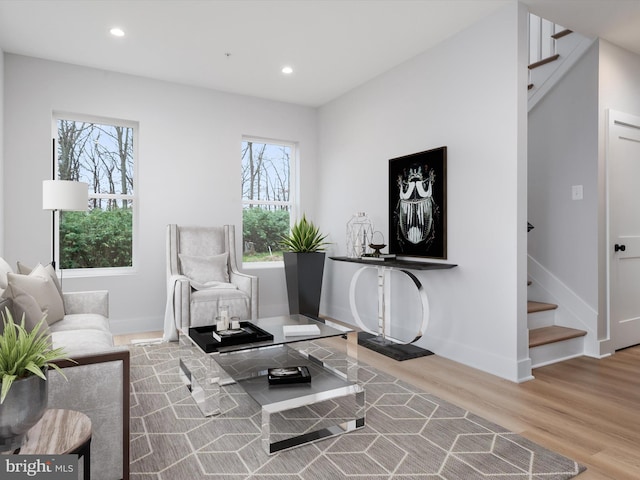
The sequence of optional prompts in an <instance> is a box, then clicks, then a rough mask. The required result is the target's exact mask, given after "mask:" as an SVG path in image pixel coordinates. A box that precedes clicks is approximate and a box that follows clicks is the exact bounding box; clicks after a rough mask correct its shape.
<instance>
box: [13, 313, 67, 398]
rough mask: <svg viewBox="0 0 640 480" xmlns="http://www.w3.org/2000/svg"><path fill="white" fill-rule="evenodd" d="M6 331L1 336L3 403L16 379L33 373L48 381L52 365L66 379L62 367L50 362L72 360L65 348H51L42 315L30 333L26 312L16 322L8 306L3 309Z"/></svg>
mask: <svg viewBox="0 0 640 480" xmlns="http://www.w3.org/2000/svg"><path fill="white" fill-rule="evenodd" d="M2 321H3V323H4V332H3V334H2V335H0V383H2V389H1V390H0V404H2V403H3V402H4V399H5V398H6V396H7V394H8V393H9V389H10V388H11V385H13V382H14V381H16V380H19V379H21V378H25V377H28V376H31V375H37V376H38V377H40V378H42V379H43V380H46V379H47V377H46V376H45V374H44V371H45V369H46V368H48V367H51V368H54V369H55V370H57V371H58V372H60V374H61V375H62V376H63V377H65V378H66V376H65V375H64V373H63V372H62V371H61V370H60V368H59V367H58V366H57V365H56V364H54V363H51V362H52V361H53V360H61V359H62V360H69V359H68V358H63V357H64V355H65V352H64V349H63V348H55V349H52V348H51V343H50V340H49V335H48V334H47V333H46V332H44V331H41V328H42V325H43V324H44V322H45V319H44V318H43V319H42V320H40V322H38V324H37V325H36V326H35V327H34V328H33V330H31V331H30V332H28V331H27V330H26V329H25V327H24V314H23V315H22V320H21V322H20V325H18V324H16V323H14V321H13V316H12V315H11V312H10V311H9V309H8V308H5V311H4V312H2Z"/></svg>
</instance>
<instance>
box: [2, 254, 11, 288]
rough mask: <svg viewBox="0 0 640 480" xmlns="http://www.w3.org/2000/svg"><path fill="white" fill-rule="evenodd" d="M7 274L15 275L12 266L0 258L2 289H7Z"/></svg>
mask: <svg viewBox="0 0 640 480" xmlns="http://www.w3.org/2000/svg"><path fill="white" fill-rule="evenodd" d="M7 273H13V270H11V266H10V265H9V264H8V263H7V262H6V261H5V259H4V258H2V257H0V288H7Z"/></svg>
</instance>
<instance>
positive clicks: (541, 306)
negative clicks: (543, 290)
mask: <svg viewBox="0 0 640 480" xmlns="http://www.w3.org/2000/svg"><path fill="white" fill-rule="evenodd" d="M556 308H558V305H556V304H555V303H544V302H532V301H528V302H527V313H535V312H545V311H547V310H555V309H556Z"/></svg>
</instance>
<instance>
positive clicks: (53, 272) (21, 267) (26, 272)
mask: <svg viewBox="0 0 640 480" xmlns="http://www.w3.org/2000/svg"><path fill="white" fill-rule="evenodd" d="M16 263H17V264H18V273H21V274H23V275H29V274H30V273H31V272H33V270H34V269H35V267H30V266H28V265H25V264H24V263H22V262H20V261H18V262H16ZM38 265H42V264H41V263H38ZM38 265H36V267H37V266H38ZM44 268H45V270H46V271H47V273H48V274H49V276H50V277H51V279H52V280H53V283H55V285H56V288H57V289H58V291H59V292H60V297H62V284H61V283H60V280H59V279H58V275H56V270H55V269H54V268H53V265H51V264H50V263H47V264H46V265H44Z"/></svg>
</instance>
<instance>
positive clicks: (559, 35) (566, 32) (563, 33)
mask: <svg viewBox="0 0 640 480" xmlns="http://www.w3.org/2000/svg"><path fill="white" fill-rule="evenodd" d="M570 33H573V30H569V29H568V28H565V29H564V30H562V31H561V32H558V33H554V34H553V35H551V38H553V39H554V40H558V39H559V38H562V37H566V36H567V35H569V34H570Z"/></svg>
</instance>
